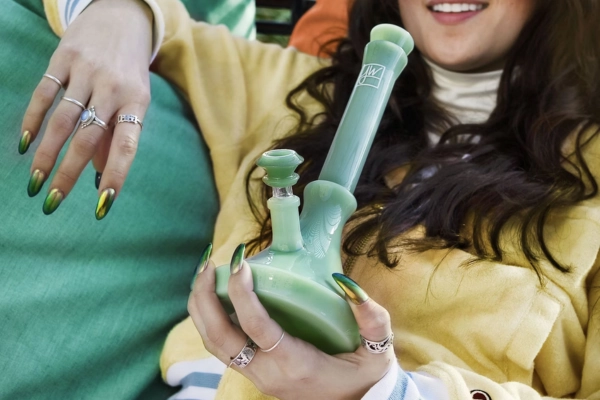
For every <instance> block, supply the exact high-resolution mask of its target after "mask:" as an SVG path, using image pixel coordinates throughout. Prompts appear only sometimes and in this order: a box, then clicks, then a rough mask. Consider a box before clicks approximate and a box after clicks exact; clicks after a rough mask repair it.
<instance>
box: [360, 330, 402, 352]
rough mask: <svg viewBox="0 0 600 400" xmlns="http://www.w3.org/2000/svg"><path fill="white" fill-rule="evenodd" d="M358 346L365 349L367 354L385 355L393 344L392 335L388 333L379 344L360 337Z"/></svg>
mask: <svg viewBox="0 0 600 400" xmlns="http://www.w3.org/2000/svg"><path fill="white" fill-rule="evenodd" d="M360 344H361V345H362V347H364V348H365V349H367V351H368V352H369V353H373V354H381V353H385V352H386V351H387V350H388V349H389V348H390V347H392V345H393V344H394V333H393V332H392V333H390V334H389V335H388V336H387V337H386V338H385V339H383V340H381V341H379V342H374V341H372V340H368V339H365V338H364V337H363V336H362V335H360Z"/></svg>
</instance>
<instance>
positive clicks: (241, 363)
mask: <svg viewBox="0 0 600 400" xmlns="http://www.w3.org/2000/svg"><path fill="white" fill-rule="evenodd" d="M257 349H258V346H257V345H256V343H254V341H252V339H250V338H248V340H246V344H245V345H244V347H243V348H242V350H241V351H240V353H239V354H238V355H237V356H235V357H232V358H231V362H230V363H229V365H228V366H227V367H228V368H229V367H231V365H232V364H235V365H237V366H238V367H240V368H246V366H247V365H248V364H250V361H252V359H253V358H254V355H255V354H256V350H257Z"/></svg>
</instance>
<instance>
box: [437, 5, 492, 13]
mask: <svg viewBox="0 0 600 400" xmlns="http://www.w3.org/2000/svg"><path fill="white" fill-rule="evenodd" d="M431 9H432V10H433V11H435V12H444V13H460V12H466V11H479V10H483V4H473V3H439V4H436V5H434V6H433V7H431Z"/></svg>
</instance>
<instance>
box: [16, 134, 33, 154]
mask: <svg viewBox="0 0 600 400" xmlns="http://www.w3.org/2000/svg"><path fill="white" fill-rule="evenodd" d="M30 144H31V132H29V131H25V132H23V135H21V140H20V141H19V154H25V152H26V151H27V149H28V148H29V145H30Z"/></svg>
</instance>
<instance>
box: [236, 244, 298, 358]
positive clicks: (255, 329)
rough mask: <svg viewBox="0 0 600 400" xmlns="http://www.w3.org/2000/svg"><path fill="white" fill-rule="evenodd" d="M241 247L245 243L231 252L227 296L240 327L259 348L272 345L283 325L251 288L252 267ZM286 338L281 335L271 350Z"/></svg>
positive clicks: (278, 347) (280, 332) (252, 287)
mask: <svg viewBox="0 0 600 400" xmlns="http://www.w3.org/2000/svg"><path fill="white" fill-rule="evenodd" d="M244 249H245V246H244V245H240V246H239V247H238V248H237V249H236V253H234V255H233V259H232V265H231V270H232V274H231V277H230V278H229V284H228V292H229V298H230V299H231V302H232V303H233V307H234V308H235V311H236V315H237V317H238V321H239V323H240V325H241V327H242V329H243V331H244V332H246V334H248V336H249V337H250V338H252V340H253V341H254V342H255V343H256V344H257V345H258V347H260V348H261V349H271V348H272V347H273V346H274V345H275V344H276V343H278V342H279V340H280V339H281V336H282V332H283V329H282V328H281V327H280V326H279V324H278V323H277V322H275V321H274V320H272V319H271V317H269V314H268V312H267V310H266V309H265V308H264V307H263V305H262V304H261V302H260V300H259V299H258V297H257V296H256V293H255V292H254V291H253V290H254V283H253V281H252V271H251V270H250V266H249V265H248V263H247V262H246V261H244V259H243V251H244ZM239 266H241V267H239ZM238 267H239V268H238ZM288 339H289V337H287V338H286V337H285V336H284V338H283V339H282V340H281V342H279V344H278V345H277V347H276V348H275V349H273V350H272V351H273V352H276V351H277V350H278V349H281V348H283V347H284V346H283V345H282V343H283V342H285V341H286V340H288Z"/></svg>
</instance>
